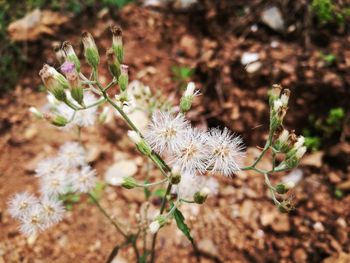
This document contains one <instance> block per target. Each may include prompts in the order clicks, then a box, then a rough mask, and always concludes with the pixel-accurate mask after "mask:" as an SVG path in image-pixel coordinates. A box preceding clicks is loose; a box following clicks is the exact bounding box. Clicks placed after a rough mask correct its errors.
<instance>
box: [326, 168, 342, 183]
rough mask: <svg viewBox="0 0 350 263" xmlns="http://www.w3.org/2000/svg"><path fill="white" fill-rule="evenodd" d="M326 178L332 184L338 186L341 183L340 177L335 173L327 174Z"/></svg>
mask: <svg viewBox="0 0 350 263" xmlns="http://www.w3.org/2000/svg"><path fill="white" fill-rule="evenodd" d="M328 178H329V181H330V182H331V183H332V184H338V183H340V182H341V178H340V176H339V175H338V174H337V173H336V172H333V171H331V172H329V174H328Z"/></svg>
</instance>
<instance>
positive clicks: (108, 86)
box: [103, 78, 117, 92]
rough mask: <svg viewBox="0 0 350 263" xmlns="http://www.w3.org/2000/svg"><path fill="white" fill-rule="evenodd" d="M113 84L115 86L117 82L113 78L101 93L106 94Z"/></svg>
mask: <svg viewBox="0 0 350 263" xmlns="http://www.w3.org/2000/svg"><path fill="white" fill-rule="evenodd" d="M114 84H117V80H116V79H115V78H113V80H112V81H111V82H110V83H109V84H108V85H107V86H106V87H105V88H104V89H103V91H104V92H106V91H107V90H108V89H109V88H110V87H112V86H113V85H114Z"/></svg>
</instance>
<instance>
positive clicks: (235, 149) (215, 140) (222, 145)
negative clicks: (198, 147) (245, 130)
mask: <svg viewBox="0 0 350 263" xmlns="http://www.w3.org/2000/svg"><path fill="white" fill-rule="evenodd" d="M207 145H208V147H209V149H210V155H209V157H208V167H207V168H208V169H209V170H211V171H213V172H220V173H222V174H223V175H225V176H229V175H231V174H233V173H234V172H236V171H239V170H240V166H241V162H242V158H243V157H244V156H245V154H244V152H243V149H244V146H243V142H242V139H241V138H240V137H238V136H235V135H233V134H232V133H231V132H230V131H229V130H228V129H227V128H224V130H223V131H221V130H219V129H212V130H210V132H209V133H208V134H207Z"/></svg>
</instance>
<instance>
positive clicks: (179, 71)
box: [171, 66, 194, 91]
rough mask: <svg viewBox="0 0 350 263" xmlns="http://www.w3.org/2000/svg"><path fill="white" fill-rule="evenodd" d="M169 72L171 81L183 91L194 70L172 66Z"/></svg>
mask: <svg viewBox="0 0 350 263" xmlns="http://www.w3.org/2000/svg"><path fill="white" fill-rule="evenodd" d="M171 72H172V73H173V79H174V81H175V82H176V83H177V85H178V88H179V89H180V90H182V91H183V90H185V88H186V84H187V83H188V82H189V81H190V80H191V77H192V76H193V74H194V69H192V68H189V67H187V66H172V68H171Z"/></svg>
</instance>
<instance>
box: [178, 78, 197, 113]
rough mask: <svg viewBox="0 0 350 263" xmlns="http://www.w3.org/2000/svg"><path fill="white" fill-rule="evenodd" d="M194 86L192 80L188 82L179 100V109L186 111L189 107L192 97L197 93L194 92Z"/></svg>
mask: <svg viewBox="0 0 350 263" xmlns="http://www.w3.org/2000/svg"><path fill="white" fill-rule="evenodd" d="M195 88H196V87H195V84H194V83H193V82H190V83H188V85H187V88H186V91H185V93H184V95H183V96H182V98H181V101H180V109H181V111H182V112H187V111H189V110H190V109H191V106H192V101H193V98H194V97H195V96H196V95H197V94H196V93H195V92H194V90H195Z"/></svg>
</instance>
